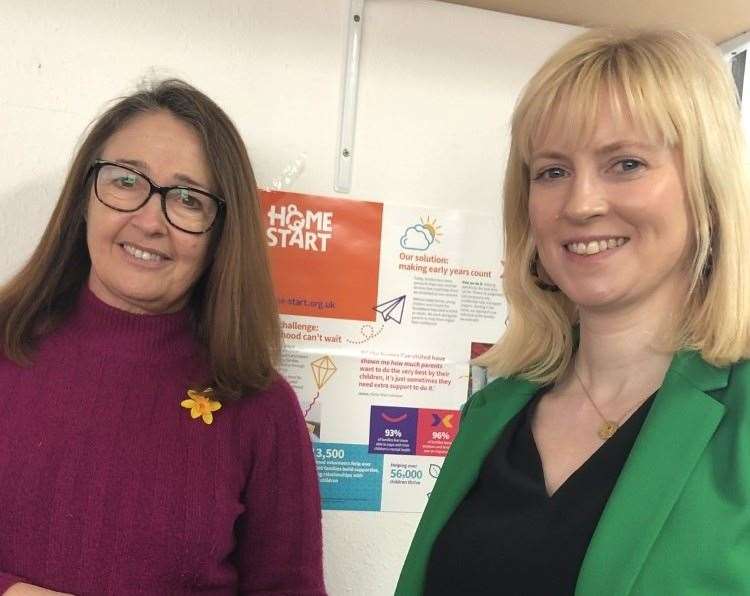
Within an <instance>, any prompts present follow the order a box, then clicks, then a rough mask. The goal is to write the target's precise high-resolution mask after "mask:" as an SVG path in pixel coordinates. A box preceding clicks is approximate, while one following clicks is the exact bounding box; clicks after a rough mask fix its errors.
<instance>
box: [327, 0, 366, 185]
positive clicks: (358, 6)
mask: <svg viewBox="0 0 750 596" xmlns="http://www.w3.org/2000/svg"><path fill="white" fill-rule="evenodd" d="M364 11H365V0H350V2H349V26H348V39H347V46H346V62H345V64H344V81H343V88H342V101H341V118H340V121H339V142H338V153H337V156H336V179H335V180H334V183H333V188H334V190H335V191H336V192H341V193H348V192H349V191H350V189H351V186H352V162H353V159H354V129H355V126H356V121H357V85H358V83H359V57H360V47H361V45H362V25H363V23H364Z"/></svg>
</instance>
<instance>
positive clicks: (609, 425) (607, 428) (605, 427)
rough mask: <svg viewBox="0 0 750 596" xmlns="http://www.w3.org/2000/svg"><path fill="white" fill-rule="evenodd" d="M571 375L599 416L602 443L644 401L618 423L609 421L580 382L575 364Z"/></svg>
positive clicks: (612, 434)
mask: <svg viewBox="0 0 750 596" xmlns="http://www.w3.org/2000/svg"><path fill="white" fill-rule="evenodd" d="M573 374H574V375H575V376H576V379H578V382H579V383H580V384H581V387H582V388H583V392H584V393H585V394H586V397H587V398H588V400H589V401H590V402H591V405H592V406H594V409H595V410H596V413H597V414H599V418H601V419H602V425H601V426H600V427H599V430H598V432H597V434H598V435H599V438H600V439H601V440H602V441H606V440H608V439H611V438H612V437H613V436H614V434H615V433H616V432H617V431H618V430H619V428H620V425H621V424H622V423H623V421H624V420H625V418H627V416H628V414H630V413H631V412H632V411H633V410H635V408H636V407H638V406H639V405H640V404H642V403H643V401H645V400H641V401H640V402H638V403H637V404H636V405H635V406H634V407H633V408H631V409H629V410H628V411H627V412H625V414H624V415H623V416H622V418H620V420H619V421H614V420H609V419H608V418H607V417H606V416H605V415H604V414H603V413H602V411H601V410H600V409H599V406H597V405H596V402H595V401H594V398H593V397H591V394H590V393H589V390H588V389H587V388H586V385H584V384H583V381H582V380H581V376H580V375H579V374H578V371H577V370H576V366H575V364H574V365H573Z"/></svg>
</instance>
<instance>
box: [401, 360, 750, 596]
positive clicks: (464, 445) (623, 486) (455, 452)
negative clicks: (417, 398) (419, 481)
mask: <svg viewBox="0 0 750 596" xmlns="http://www.w3.org/2000/svg"><path fill="white" fill-rule="evenodd" d="M538 388H539V387H538V386H537V385H534V384H533V383H530V382H528V381H524V380H520V379H517V378H510V379H498V380H496V381H494V382H493V383H491V384H490V385H488V386H487V387H485V388H484V389H483V390H482V391H480V392H478V393H476V394H475V395H474V396H473V397H472V398H471V400H470V401H469V402H468V403H467V405H466V406H465V410H464V415H463V418H462V421H461V428H460V431H459V433H458V435H457V437H456V438H455V440H454V443H453V446H452V447H451V449H450V452H449V453H448V456H447V457H446V459H445V462H444V464H443V468H442V470H441V472H440V477H439V478H438V480H437V482H436V483H435V488H434V490H433V491H432V494H431V496H430V499H429V501H428V503H427V507H426V509H425V511H424V514H423V515H422V520H421V521H420V523H419V527H418V528H417V531H416V534H415V535H414V539H413V541H412V544H411V548H410V550H409V554H408V556H407V558H406V562H405V563H404V568H403V570H402V571H401V577H400V578H399V582H398V586H397V587H396V595H397V596H416V595H419V594H422V592H423V587H424V579H425V577H424V576H425V570H426V567H427V562H428V559H429V557H430V553H431V551H432V545H433V543H434V541H435V538H436V537H437V536H438V534H439V533H440V530H441V529H442V528H443V526H444V525H445V523H446V522H447V520H448V519H449V518H450V516H451V514H452V513H453V511H454V510H455V509H456V507H457V506H458V504H459V503H460V502H461V500H462V499H463V498H464V496H465V495H466V494H467V492H468V491H469V489H470V488H471V487H472V486H473V485H474V483H475V481H476V478H477V475H478V474H479V470H480V467H481V466H482V463H483V462H484V459H485V457H486V456H487V454H488V452H489V451H490V449H491V448H492V446H493V445H494V444H495V442H496V441H497V438H498V436H499V434H500V432H501V431H502V430H503V428H504V427H505V425H506V423H507V422H508V421H509V420H510V419H511V418H512V417H513V416H514V415H515V414H516V413H517V412H518V411H519V410H520V409H521V408H522V407H523V406H524V404H526V402H527V401H528V400H529V399H530V398H531V396H532V395H533V394H534V392H535V391H536V390H537V389H538ZM575 593H576V596H604V595H606V596H626V595H639V596H662V595H664V596H693V595H695V596H698V595H700V596H722V595H729V594H732V595H737V596H739V595H748V594H750V363H749V362H744V361H743V362H740V363H739V364H736V365H734V366H731V367H727V368H716V367H713V366H711V365H709V364H707V363H706V362H704V361H703V360H702V359H701V358H700V356H699V355H698V354H697V353H695V352H682V353H679V354H677V355H676V356H675V357H674V359H673V360H672V364H671V366H670V367H669V370H668V371H667V374H666V376H665V378H664V384H663V385H662V387H661V389H659V392H658V393H657V395H656V398H655V401H654V403H653V405H652V406H651V410H650V411H649V413H648V417H647V418H646V421H645V422H644V424H643V427H642V428H641V431H640V434H639V435H638V438H637V439H636V442H635V444H634V446H633V449H632V451H631V452H630V456H629V457H628V460H627V462H626V463H625V466H624V467H623V469H622V472H621V473H620V477H619V479H618V481H617V484H616V485H615V488H614V490H613V491H612V494H611V495H610V498H609V501H608V502H607V505H606V507H605V509H604V512H603V514H602V517H601V519H600V520H599V523H598V525H597V527H596V530H595V532H594V535H593V537H592V539H591V543H590V544H589V548H588V551H587V552H586V556H585V558H584V560H583V565H582V567H581V571H580V574H579V576H578V583H577V585H576V592H575ZM497 594H498V595H502V594H503V590H502V587H501V586H498V590H497ZM509 596H512V595H509Z"/></svg>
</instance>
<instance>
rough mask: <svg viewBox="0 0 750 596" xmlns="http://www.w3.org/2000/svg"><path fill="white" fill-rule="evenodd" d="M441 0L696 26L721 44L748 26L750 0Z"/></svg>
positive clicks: (560, 18) (537, 13) (577, 21)
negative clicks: (628, 0)
mask: <svg viewBox="0 0 750 596" xmlns="http://www.w3.org/2000/svg"><path fill="white" fill-rule="evenodd" d="M443 1H445V2H451V3H452V4H463V5H465V6H474V7H476V8H486V9H489V10H495V11H497V12H507V13H510V14H515V15H520V16H524V17H534V18H537V19H546V20H548V21H557V22H558V23H567V24H570V25H580V26H582V27H596V26H604V25H614V26H630V27H659V26H667V27H674V28H678V29H692V30H694V31H698V32H699V33H702V34H703V35H705V36H707V37H709V38H710V39H712V40H713V41H714V42H715V43H717V44H718V43H722V42H725V41H727V40H730V39H732V38H734V37H736V36H738V35H740V34H741V33H744V32H746V31H750V1H749V0H631V1H630V2H627V1H625V2H623V0H443Z"/></svg>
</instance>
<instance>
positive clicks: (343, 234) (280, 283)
mask: <svg viewBox="0 0 750 596" xmlns="http://www.w3.org/2000/svg"><path fill="white" fill-rule="evenodd" d="M260 200H261V216H262V218H263V224H264V227H265V234H266V241H267V243H268V251H269V255H270V259H271V271H272V274H273V280H274V286H275V290H276V297H277V299H278V301H279V311H280V312H281V313H282V314H287V315H305V316H313V317H329V318H334V319H352V320H356V321H374V320H375V315H376V314H377V313H376V312H375V311H374V310H373V307H374V306H375V305H376V304H377V297H378V272H379V270H380V231H381V228H382V220H383V205H382V203H373V202H369V201H356V200H352V199H334V198H329V197H318V196H313V195H304V194H299V193H291V192H277V191H263V192H261V193H260Z"/></svg>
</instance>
